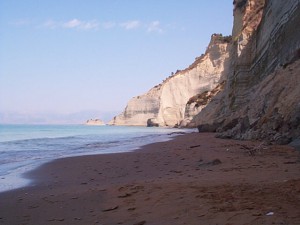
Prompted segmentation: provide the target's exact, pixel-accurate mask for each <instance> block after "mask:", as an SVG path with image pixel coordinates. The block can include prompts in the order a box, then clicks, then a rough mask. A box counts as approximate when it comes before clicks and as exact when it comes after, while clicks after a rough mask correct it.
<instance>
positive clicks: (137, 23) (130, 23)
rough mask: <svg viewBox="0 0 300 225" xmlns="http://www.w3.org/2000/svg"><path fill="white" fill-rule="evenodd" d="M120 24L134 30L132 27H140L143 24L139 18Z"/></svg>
mask: <svg viewBox="0 0 300 225" xmlns="http://www.w3.org/2000/svg"><path fill="white" fill-rule="evenodd" d="M120 26H121V27H123V28H124V29H126V30H132V29H137V28H139V27H140V26H141V22H140V21H138V20H132V21H127V22H124V23H121V24H120Z"/></svg>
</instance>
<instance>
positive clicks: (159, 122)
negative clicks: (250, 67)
mask: <svg viewBox="0 0 300 225" xmlns="http://www.w3.org/2000/svg"><path fill="white" fill-rule="evenodd" d="M230 40H231V38H230V37H222V36H221V35H217V34H215V35H212V38H211V42H210V44H209V47H208V48H207V51H206V53H205V54H204V55H202V56H201V57H199V58H196V60H195V62H194V63H193V64H192V65H190V66H189V67H188V68H187V69H185V70H182V71H177V72H176V73H175V74H174V75H172V76H170V77H168V78H167V79H166V80H165V81H164V82H163V83H162V84H159V85H157V86H156V87H154V88H152V89H151V90H150V91H149V92H147V93H146V94H144V95H141V96H137V97H134V98H133V99H131V100H130V101H129V103H128V105H127V106H126V108H125V110H124V112H123V113H122V114H120V115H119V116H116V117H115V118H114V119H113V120H112V121H110V123H109V124H111V125H140V126H146V125H148V126H176V125H180V123H181V122H182V120H183V119H184V118H185V115H187V113H186V106H187V105H186V104H187V102H188V100H189V99H190V98H191V97H192V96H194V95H196V94H198V93H202V92H205V91H211V90H213V89H214V88H216V87H217V86H218V85H219V84H220V83H221V82H223V81H224V77H225V76H224V74H226V73H227V71H228V67H229V64H228V57H229V49H230V44H229V42H230ZM197 112H198V111H197ZM194 114H195V113H194Z"/></svg>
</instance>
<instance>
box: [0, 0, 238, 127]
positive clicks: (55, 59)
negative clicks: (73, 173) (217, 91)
mask: <svg viewBox="0 0 300 225" xmlns="http://www.w3.org/2000/svg"><path fill="white" fill-rule="evenodd" d="M232 19H233V17H232V0H214V1H204V0H186V1H183V0H178V1H174V0H160V1H159V0H61V1H58V0H26V1H25V0H22V1H20V0H0V123H1V122H2V123H4V122H5V123H9V122H11V123H15V122H16V123H22V122H24V123H30V122H41V123H42V122H49V123H51V122H58V121H59V120H58V119H57V118H58V116H59V115H62V116H63V115H65V117H66V118H64V119H62V120H61V121H63V122H76V121H75V120H77V121H78V122H79V120H82V119H83V118H84V117H101V116H103V117H105V118H104V119H105V120H107V119H109V117H113V116H114V114H117V113H119V112H121V111H122V110H123V109H124V107H125V106H126V103H127V101H128V100H129V99H130V98H132V97H133V96H136V95H140V94H143V93H145V92H146V91H148V90H149V89H150V88H151V87H153V86H155V85H157V84H158V83H160V82H162V80H164V79H165V78H166V77H168V76H169V75H170V74H171V72H175V71H176V70H177V69H184V68H186V67H187V66H189V65H190V64H192V62H193V61H194V59H195V58H196V57H197V56H199V55H201V54H202V53H204V52H205V49H206V47H207V45H208V42H209V40H210V36H211V34H213V33H223V34H224V35H228V34H231V29H232ZM74 114H76V115H77V116H76V119H74V121H67V120H68V119H67V117H68V116H69V118H71V116H70V115H74ZM66 115H68V116H66ZM80 115H81V116H80ZM43 117H47V119H46V118H43ZM86 119H88V118H86ZM70 120H71V119H70ZM61 121H60V122H61Z"/></svg>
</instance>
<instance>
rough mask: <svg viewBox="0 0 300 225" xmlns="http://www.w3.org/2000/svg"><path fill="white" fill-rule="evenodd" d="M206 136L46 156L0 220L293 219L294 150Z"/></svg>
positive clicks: (299, 174)
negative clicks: (134, 147)
mask: <svg viewBox="0 0 300 225" xmlns="http://www.w3.org/2000/svg"><path fill="white" fill-rule="evenodd" d="M214 135H215V134H211V133H201V134H199V133H190V134H184V135H180V136H177V137H175V138H174V139H173V140H170V141H167V142H158V143H153V144H149V145H146V146H144V147H142V149H139V150H137V151H133V152H127V153H115V154H101V155H90V156H77V157H70V158H62V159H57V160H54V161H51V162H49V163H46V164H44V165H43V166H41V167H39V168H37V169H36V170H34V171H32V172H30V173H29V174H27V175H26V176H30V177H31V178H33V179H34V180H35V182H34V185H32V186H29V187H25V188H20V189H17V190H13V191H9V192H3V193H0V199H1V204H0V224H10V225H12V224H45V225H47V224H105V225H109V224H111V225H113V224H114V225H115V224H128V225H129V224H131V225H133V224H162V225H163V224H164V225H165V224H217V223H219V224H239V225H240V224H250V223H251V224H272V223H274V224H282V223H286V224H300V201H299V199H300V153H299V152H297V151H296V150H295V149H293V148H292V147H289V146H275V145H271V146H265V145H263V144H262V142H256V141H236V140H228V139H226V140H225V139H217V138H215V137H214Z"/></svg>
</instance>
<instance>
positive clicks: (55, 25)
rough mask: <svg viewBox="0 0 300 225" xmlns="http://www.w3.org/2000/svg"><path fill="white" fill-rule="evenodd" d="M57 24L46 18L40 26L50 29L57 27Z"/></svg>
mask: <svg viewBox="0 0 300 225" xmlns="http://www.w3.org/2000/svg"><path fill="white" fill-rule="evenodd" d="M57 26H58V24H57V22H55V21H53V20H47V21H46V22H45V23H43V25H42V27H46V28H50V29H55V28H57Z"/></svg>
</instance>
